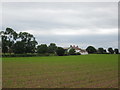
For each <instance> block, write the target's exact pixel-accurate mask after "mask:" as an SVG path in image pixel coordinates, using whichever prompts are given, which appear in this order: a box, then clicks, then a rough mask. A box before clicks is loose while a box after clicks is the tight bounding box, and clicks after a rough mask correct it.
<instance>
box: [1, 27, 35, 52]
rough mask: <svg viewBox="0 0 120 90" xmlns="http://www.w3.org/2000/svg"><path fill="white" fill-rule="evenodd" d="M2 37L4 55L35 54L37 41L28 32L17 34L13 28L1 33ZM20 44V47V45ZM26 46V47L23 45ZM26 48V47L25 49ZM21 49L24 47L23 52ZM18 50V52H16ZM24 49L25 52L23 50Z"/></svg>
mask: <svg viewBox="0 0 120 90" xmlns="http://www.w3.org/2000/svg"><path fill="white" fill-rule="evenodd" d="M0 35H1V37H2V52H3V53H34V52H35V49H36V45H37V41H36V40H35V37H34V36H33V35H32V34H29V33H27V32H20V33H19V34H18V33H16V32H15V31H14V30H13V29H11V28H6V30H5V31H1V32H0ZM18 43H19V44H20V45H21V44H22V46H20V45H18ZM23 44H24V45H23ZM23 46H24V47H23ZM21 47H23V48H22V49H21V50H18V49H20V48H21ZM15 49H17V50H18V51H17V50H15ZM23 49H24V50H23Z"/></svg>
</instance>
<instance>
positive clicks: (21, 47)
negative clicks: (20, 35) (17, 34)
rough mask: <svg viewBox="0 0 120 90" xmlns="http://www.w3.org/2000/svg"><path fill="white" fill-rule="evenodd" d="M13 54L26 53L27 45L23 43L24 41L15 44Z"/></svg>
mask: <svg viewBox="0 0 120 90" xmlns="http://www.w3.org/2000/svg"><path fill="white" fill-rule="evenodd" d="M13 52H14V53H15V54H22V53H25V43H24V42H22V41H17V42H16V43H15V44H14V49H13Z"/></svg>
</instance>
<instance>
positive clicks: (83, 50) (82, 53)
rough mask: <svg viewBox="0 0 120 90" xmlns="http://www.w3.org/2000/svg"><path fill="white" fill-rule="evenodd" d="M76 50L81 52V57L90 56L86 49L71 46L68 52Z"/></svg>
mask: <svg viewBox="0 0 120 90" xmlns="http://www.w3.org/2000/svg"><path fill="white" fill-rule="evenodd" d="M72 48H73V49H75V51H76V52H79V53H80V54H81V55H85V54H88V52H87V51H86V50H85V49H81V48H79V47H78V46H75V45H73V46H72V45H70V47H69V48H68V49H67V51H68V52H69V50H70V49H72Z"/></svg>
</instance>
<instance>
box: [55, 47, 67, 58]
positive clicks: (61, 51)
mask: <svg viewBox="0 0 120 90" xmlns="http://www.w3.org/2000/svg"><path fill="white" fill-rule="evenodd" d="M56 54H57V55H58V56H63V55H64V54H65V50H64V49H63V48H62V47H58V48H57V49H56Z"/></svg>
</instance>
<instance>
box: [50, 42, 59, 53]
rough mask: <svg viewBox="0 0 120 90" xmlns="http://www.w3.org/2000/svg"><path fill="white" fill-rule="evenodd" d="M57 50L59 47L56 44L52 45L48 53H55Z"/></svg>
mask: <svg viewBox="0 0 120 90" xmlns="http://www.w3.org/2000/svg"><path fill="white" fill-rule="evenodd" d="M56 49H57V46H56V44H55V43H50V45H49V46H48V53H55V51H56Z"/></svg>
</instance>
